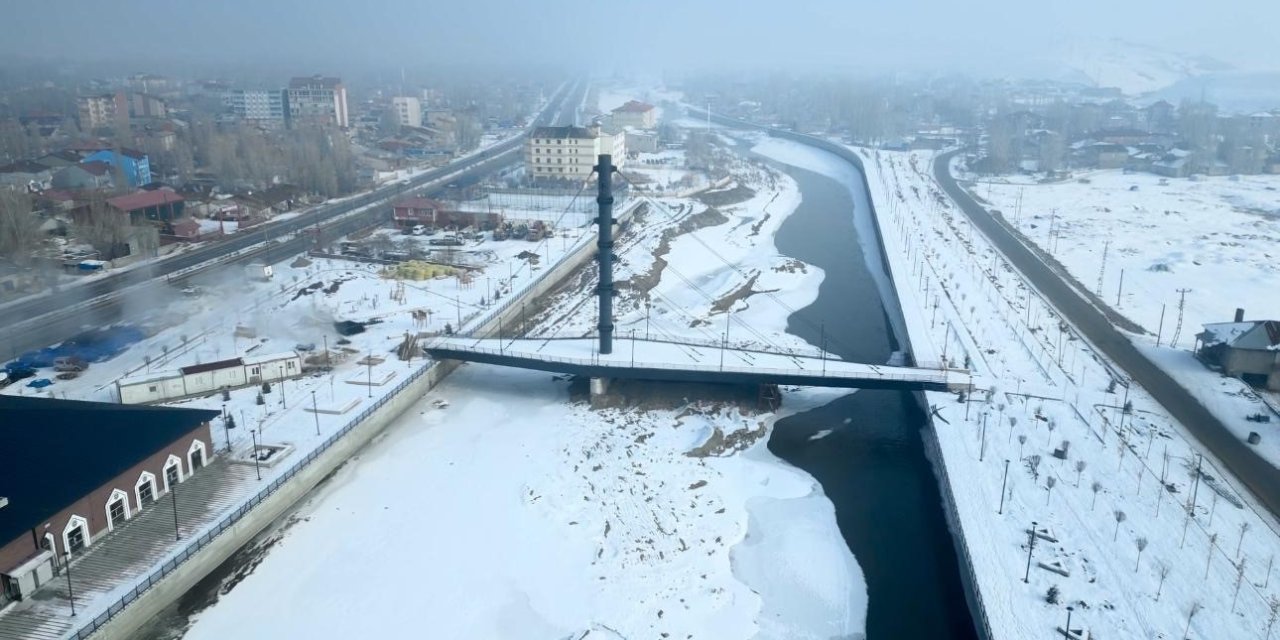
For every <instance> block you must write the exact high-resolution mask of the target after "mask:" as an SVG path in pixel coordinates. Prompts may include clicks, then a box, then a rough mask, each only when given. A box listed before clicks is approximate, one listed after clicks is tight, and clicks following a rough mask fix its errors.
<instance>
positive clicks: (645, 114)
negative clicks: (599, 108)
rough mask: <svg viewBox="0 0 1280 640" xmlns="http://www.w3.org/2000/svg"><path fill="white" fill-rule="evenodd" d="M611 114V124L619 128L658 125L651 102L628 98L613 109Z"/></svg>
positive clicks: (655, 112) (656, 113) (656, 112)
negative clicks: (624, 102) (628, 99)
mask: <svg viewBox="0 0 1280 640" xmlns="http://www.w3.org/2000/svg"><path fill="white" fill-rule="evenodd" d="M611 115H612V116H613V126H614V127H616V128H619V129H623V128H626V127H635V128H637V129H652V128H654V127H656V126H658V111H657V109H655V108H654V106H653V105H651V104H646V103H644V102H640V101H637V100H630V101H628V102H627V103H626V104H624V105H622V106H620V107H618V108H616V109H614V110H613V111H612V112H611Z"/></svg>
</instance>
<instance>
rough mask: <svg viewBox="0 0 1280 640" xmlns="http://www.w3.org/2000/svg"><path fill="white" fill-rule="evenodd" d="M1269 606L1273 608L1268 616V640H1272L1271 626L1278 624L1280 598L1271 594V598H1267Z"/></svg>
mask: <svg viewBox="0 0 1280 640" xmlns="http://www.w3.org/2000/svg"><path fill="white" fill-rule="evenodd" d="M1267 608H1268V609H1270V610H1271V615H1269V616H1267V637H1266V640H1271V628H1272V627H1274V626H1276V619H1277V618H1280V598H1276V597H1275V596H1271V598H1269V599H1268V600H1267Z"/></svg>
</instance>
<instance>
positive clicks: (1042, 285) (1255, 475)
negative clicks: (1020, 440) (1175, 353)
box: [933, 151, 1280, 516]
mask: <svg viewBox="0 0 1280 640" xmlns="http://www.w3.org/2000/svg"><path fill="white" fill-rule="evenodd" d="M956 153H957V152H956V151H952V152H950V153H944V154H940V155H939V156H938V157H937V158H936V159H935V160H934V163H933V174H934V178H935V179H936V180H937V181H938V183H939V184H941V185H942V188H943V189H944V190H945V191H946V192H947V195H949V196H950V197H951V199H952V200H954V201H955V202H956V203H957V204H958V205H959V206H960V209H961V210H962V211H963V212H964V213H965V215H966V216H968V218H969V220H970V221H972V222H973V224H974V225H975V226H977V227H978V228H979V229H980V230H982V232H983V233H984V234H985V235H986V236H987V238H988V239H990V240H991V242H992V243H993V244H994V245H995V246H996V247H997V248H998V249H999V250H1000V252H1001V253H1003V254H1004V256H1005V257H1006V258H1008V260H1009V262H1010V263H1011V264H1012V265H1013V266H1014V267H1015V268H1017V269H1018V271H1019V272H1021V273H1022V275H1023V277H1025V278H1026V279H1027V280H1028V281H1029V282H1030V283H1031V284H1032V286H1034V287H1035V288H1036V289H1037V290H1038V291H1039V292H1040V293H1041V294H1042V295H1043V296H1044V297H1045V298H1046V299H1047V300H1048V301H1049V302H1050V303H1052V304H1053V306H1054V308H1056V309H1057V310H1058V311H1059V312H1060V313H1061V314H1062V315H1063V316H1064V317H1065V318H1066V319H1067V320H1069V321H1070V322H1071V324H1072V325H1073V326H1075V328H1076V329H1077V330H1078V331H1079V332H1080V333H1081V334H1083V335H1084V336H1085V338H1087V339H1088V340H1089V342H1090V343H1091V344H1092V345H1093V346H1094V347H1095V348H1097V349H1098V350H1099V351H1101V352H1102V353H1103V354H1105V355H1106V357H1107V358H1109V359H1110V360H1111V361H1112V362H1113V363H1115V365H1116V366H1118V367H1119V368H1121V369H1122V370H1124V372H1125V373H1126V374H1128V375H1129V377H1130V378H1132V380H1133V381H1134V382H1137V383H1138V384H1139V385H1141V386H1142V388H1143V389H1146V390H1147V393H1150V394H1151V396H1152V397H1153V398H1155V400H1156V401H1157V402H1159V403H1160V405H1161V406H1163V407H1164V408H1165V410H1166V411H1168V412H1169V414H1170V415H1172V416H1173V417H1174V418H1175V419H1177V420H1178V421H1179V422H1181V423H1182V424H1183V425H1184V426H1185V427H1186V428H1187V430H1188V431H1190V432H1191V434H1192V435H1194V436H1195V437H1196V439H1198V440H1199V441H1200V443H1201V444H1203V445H1204V446H1205V448H1207V449H1208V450H1209V452H1210V453H1211V454H1212V455H1213V456H1215V457H1216V458H1217V459H1218V460H1220V461H1221V462H1222V463H1223V464H1224V465H1226V467H1227V468H1228V469H1230V470H1231V472H1232V473H1233V474H1234V475H1235V476H1236V478H1238V479H1239V480H1240V482H1241V483H1243V484H1244V485H1245V486H1246V487H1247V488H1248V489H1249V491H1250V492H1251V493H1253V495H1254V497H1255V498H1257V500H1258V502H1260V503H1261V504H1263V505H1264V506H1265V507H1266V508H1267V509H1268V510H1270V511H1271V513H1272V514H1273V515H1277V516H1280V472H1277V470H1276V468H1275V467H1273V466H1271V465H1270V464H1269V463H1267V461H1266V460H1263V459H1262V458H1261V457H1260V456H1258V455H1257V454H1256V453H1255V452H1254V451H1253V450H1252V449H1250V448H1249V445H1247V444H1245V443H1244V442H1243V441H1242V440H1240V439H1239V438H1237V437H1236V436H1235V434H1233V433H1231V431H1229V430H1228V429H1227V427H1226V426H1225V425H1223V424H1222V422H1221V421H1220V420H1218V418H1217V417H1215V416H1214V415H1213V414H1212V413H1211V412H1209V410H1208V409H1206V408H1205V407H1204V406H1203V405H1201V404H1200V402H1199V401H1197V400H1196V399H1195V398H1194V397H1193V396H1192V395H1191V394H1190V393H1189V392H1188V391H1187V390H1186V389H1184V388H1183V387H1182V386H1181V385H1179V384H1178V383H1177V382H1176V381H1175V380H1174V379H1173V378H1172V377H1170V376H1169V374H1167V373H1165V372H1164V370H1162V369H1160V368H1159V367H1157V366H1156V365H1155V364H1154V363H1153V362H1151V361H1150V360H1149V359H1147V358H1146V356H1144V355H1142V353H1141V352H1139V351H1138V350H1137V349H1136V348H1135V347H1134V346H1133V342H1132V341H1130V339H1129V337H1128V336H1126V335H1125V334H1123V333H1121V332H1120V331H1119V330H1117V329H1116V327H1115V325H1114V324H1112V321H1111V320H1110V319H1109V317H1108V316H1109V314H1111V313H1113V312H1111V310H1109V309H1108V310H1106V311H1103V310H1101V309H1099V307H1098V306H1095V305H1094V304H1093V303H1091V302H1090V301H1089V300H1088V299H1086V298H1085V297H1082V296H1081V295H1080V291H1079V289H1078V288H1076V287H1073V286H1071V285H1070V284H1069V283H1068V282H1067V281H1066V280H1064V278H1063V277H1061V276H1060V275H1059V274H1058V273H1057V272H1056V271H1055V270H1054V269H1053V268H1051V267H1050V266H1049V265H1048V264H1046V263H1045V261H1043V260H1041V258H1040V256H1039V255H1037V253H1036V252H1034V251H1032V249H1030V248H1029V247H1028V246H1027V245H1025V244H1023V242H1022V241H1021V240H1019V239H1018V237H1017V236H1016V235H1015V234H1014V233H1013V231H1012V230H1011V229H1010V228H1009V227H1007V226H1006V225H1005V224H1004V223H1003V222H1001V221H1000V220H998V219H997V218H996V217H995V216H992V215H991V214H990V213H988V212H987V210H986V209H984V208H983V207H982V206H981V205H980V204H978V203H977V202H976V201H975V200H974V199H973V198H972V197H971V196H970V195H969V194H968V193H967V192H966V191H965V190H964V189H962V188H961V187H960V185H959V184H958V183H957V182H956V180H955V178H953V177H952V176H951V171H950V169H949V166H950V162H951V158H952V157H953V156H955V155H956ZM1104 306H1105V305H1104Z"/></svg>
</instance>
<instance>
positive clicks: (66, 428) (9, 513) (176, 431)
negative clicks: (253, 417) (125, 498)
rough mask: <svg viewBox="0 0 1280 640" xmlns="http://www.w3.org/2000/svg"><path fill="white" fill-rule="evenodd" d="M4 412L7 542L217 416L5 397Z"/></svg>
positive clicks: (0, 408)
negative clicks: (7, 502) (7, 500)
mask: <svg viewBox="0 0 1280 640" xmlns="http://www.w3.org/2000/svg"><path fill="white" fill-rule="evenodd" d="M0 415H4V420H2V421H0V451H4V454H5V455H4V458H5V459H4V464H2V465H0V487H4V494H5V496H6V497H8V498H9V505H8V506H7V507H5V508H4V509H3V510H0V540H3V541H5V542H8V541H10V540H13V539H15V538H17V537H19V536H21V535H23V534H24V533H25V532H27V531H30V530H32V529H34V528H36V527H39V526H41V525H43V524H44V522H45V521H46V520H48V519H49V518H50V517H52V516H54V515H55V514H57V513H58V512H59V511H61V510H62V509H64V508H66V507H67V506H68V505H70V504H71V503H73V502H75V501H76V500H79V499H80V498H82V497H84V496H85V495H86V494H88V493H89V492H90V491H93V490H94V489H97V488H98V487H100V486H102V485H103V484H105V483H107V482H108V481H110V480H111V479H113V478H115V477H116V476H118V475H120V474H121V473H124V472H125V471H127V470H128V469H129V468H130V467H132V466H134V465H136V464H137V463H138V462H140V461H142V460H144V459H146V458H147V457H148V456H150V455H152V454H154V453H155V452H157V451H160V450H161V449H163V448H165V447H167V446H168V445H169V444H170V443H172V442H173V441H175V440H177V439H179V438H181V437H183V436H185V435H186V434H188V433H190V432H191V431H193V430H194V429H196V428H197V427H199V426H200V424H201V423H204V422H207V421H209V420H211V419H213V418H214V417H216V416H217V415H218V412H217V411H207V410H196V409H174V408H171V407H145V406H139V405H122V404H112V403H105V402H80V401H77V400H57V399H53V398H35V397H23V396H9V395H3V396H0ZM54 478H56V480H57V481H56V482H55V481H51V480H53V479H54ZM124 488H125V489H131V488H132V487H124Z"/></svg>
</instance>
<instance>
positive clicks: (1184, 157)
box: [1151, 149, 1191, 178]
mask: <svg viewBox="0 0 1280 640" xmlns="http://www.w3.org/2000/svg"><path fill="white" fill-rule="evenodd" d="M1151 171H1152V173H1155V174H1156V175H1161V176H1165V177H1166V178H1185V177H1187V176H1189V175H1191V152H1190V151H1188V150H1186V149H1171V150H1170V151H1169V152H1168V153H1166V154H1164V156H1163V157H1162V158H1160V159H1159V160H1157V161H1155V162H1153V163H1151Z"/></svg>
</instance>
